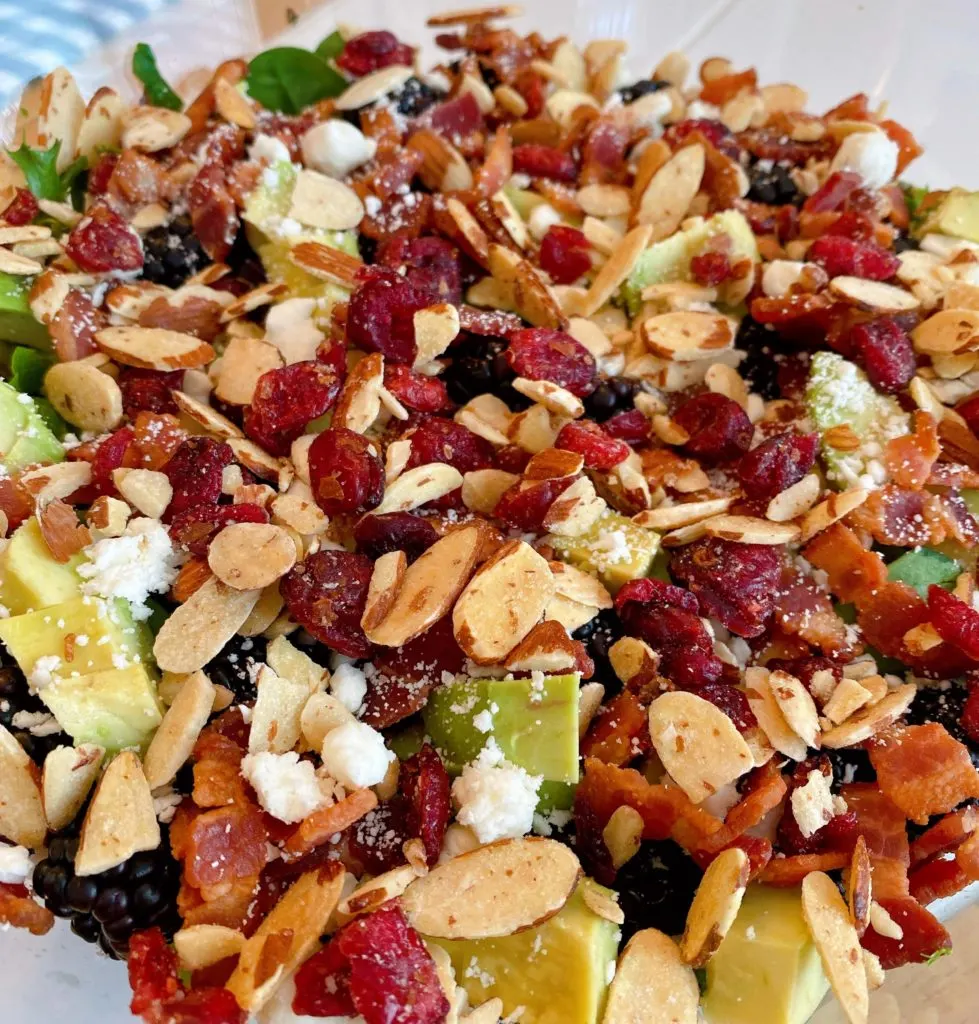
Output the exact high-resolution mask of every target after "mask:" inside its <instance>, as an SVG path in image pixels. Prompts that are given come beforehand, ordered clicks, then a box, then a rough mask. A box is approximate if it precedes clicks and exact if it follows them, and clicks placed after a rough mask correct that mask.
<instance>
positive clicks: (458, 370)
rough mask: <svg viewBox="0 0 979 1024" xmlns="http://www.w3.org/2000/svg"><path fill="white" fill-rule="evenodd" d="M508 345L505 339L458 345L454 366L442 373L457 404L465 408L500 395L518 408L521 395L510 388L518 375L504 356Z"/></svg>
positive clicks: (453, 358) (469, 341) (483, 338)
mask: <svg viewBox="0 0 979 1024" xmlns="http://www.w3.org/2000/svg"><path fill="white" fill-rule="evenodd" d="M506 348H507V343H506V342H505V341H504V340H503V339H502V338H486V337H479V336H474V337H472V338H471V339H469V340H468V341H467V342H465V343H464V344H462V345H460V346H458V347H457V348H456V349H455V350H454V352H453V355H452V364H451V365H450V366H449V367H448V368H447V369H446V370H445V372H444V373H443V374H442V379H443V380H444V381H445V386H446V387H447V388H448V389H449V397H450V398H451V399H452V401H453V402H458V403H459V404H460V405H465V403H466V402H468V401H469V400H470V399H472V398H475V397H476V395H485V394H487V393H489V394H491V395H499V396H500V397H501V398H503V400H504V401H505V402H506V403H507V404H508V405H510V407H511V408H513V406H514V402H513V398H514V396H515V395H516V394H517V392H515V391H514V390H513V388H511V387H510V381H512V380H513V378H514V377H515V376H516V374H514V372H513V370H512V369H510V364H509V363H508V362H507V361H506V358H505V357H504V355H503V353H504V352H505V351H506Z"/></svg>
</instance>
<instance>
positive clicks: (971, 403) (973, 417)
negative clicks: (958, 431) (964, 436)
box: [955, 393, 979, 434]
mask: <svg viewBox="0 0 979 1024" xmlns="http://www.w3.org/2000/svg"><path fill="white" fill-rule="evenodd" d="M955 411H956V412H957V413H958V414H959V415H960V416H961V417H962V419H964V420H965V422H966V423H967V424H968V426H969V429H970V430H971V431H972V433H973V434H975V433H977V432H979V393H977V394H975V395H972V396H971V397H969V398H967V399H966V400H965V401H964V402H963V403H962V404H961V405H960V406H957V407H956V410H955Z"/></svg>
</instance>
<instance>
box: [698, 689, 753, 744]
mask: <svg viewBox="0 0 979 1024" xmlns="http://www.w3.org/2000/svg"><path fill="white" fill-rule="evenodd" d="M695 692H696V694H697V696H698V697H703V699H704V700H707V701H710V703H711V704H713V705H714V707H716V708H719V709H720V710H721V711H723V712H724V714H725V715H727V717H728V718H730V719H731V721H732V722H734V724H735V725H736V726H737V728H738V732H747V731H748V730H749V729H753V728H754V727H755V726H756V725H757V724H758V719H757V718H755V713H754V712H753V711H752V710H751V706H750V705H749V704H748V698H747V697H746V696H745V694H744V691H743V690H739V689H738V688H737V687H736V686H733V685H732V684H731V683H723V682H717V683H705V684H704V685H703V686H698V687H697V689H696V691H695Z"/></svg>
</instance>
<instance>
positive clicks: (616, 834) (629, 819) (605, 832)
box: [602, 804, 645, 870]
mask: <svg viewBox="0 0 979 1024" xmlns="http://www.w3.org/2000/svg"><path fill="white" fill-rule="evenodd" d="M644 828H645V823H644V822H643V820H642V815H641V814H640V813H639V812H638V811H637V810H636V809H635V808H634V807H630V806H629V805H628V804H623V805H622V806H621V807H617V808H616V809H615V810H614V811H613V812H612V817H611V818H609V820H608V824H607V825H606V826H605V828H604V829H602V839H603V840H604V841H605V845H606V847H607V848H608V852H609V853H610V854H611V856H612V865H613V867H614V868H615V869H616V870H618V869H619V868H620V867H622V865H623V864H627V863H628V862H629V861H630V860H632V858H633V857H634V856H635V855H636V854H637V853H638V852H639V847H640V846H641V845H642V833H643V829H644Z"/></svg>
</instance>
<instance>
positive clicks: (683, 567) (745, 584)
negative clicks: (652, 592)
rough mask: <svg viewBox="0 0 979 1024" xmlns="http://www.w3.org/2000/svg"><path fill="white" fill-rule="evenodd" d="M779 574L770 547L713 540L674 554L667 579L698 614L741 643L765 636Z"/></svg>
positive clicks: (774, 552)
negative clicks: (691, 597) (685, 592)
mask: <svg viewBox="0 0 979 1024" xmlns="http://www.w3.org/2000/svg"><path fill="white" fill-rule="evenodd" d="M780 573H781V554H780V552H779V551H778V550H776V549H775V548H774V547H773V546H771V545H766V544H736V543H734V542H733V541H727V540H721V539H719V538H716V537H710V538H705V539H704V540H699V541H694V543H693V544H688V545H686V546H685V547H682V548H676V549H675V550H674V552H673V554H672V557H671V559H670V574H671V575H672V576H674V577H676V578H677V579H680V580H683V582H684V583H686V585H687V586H688V587H689V588H690V590H692V591H693V593H694V594H695V595H696V596H697V600H698V602H699V604H700V611H701V613H702V614H703V615H707V616H710V617H712V618H715V619H718V620H719V621H720V622H721V624H722V625H724V626H726V627H727V628H728V629H729V630H730V631H731V632H732V633H736V634H737V635H738V636H744V637H753V636H759V635H760V634H761V633H763V632H764V630H765V623H766V622H767V621H768V619H769V618H770V617H771V614H772V610H773V608H774V605H775V599H776V596H777V593H778V584H779V577H780Z"/></svg>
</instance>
